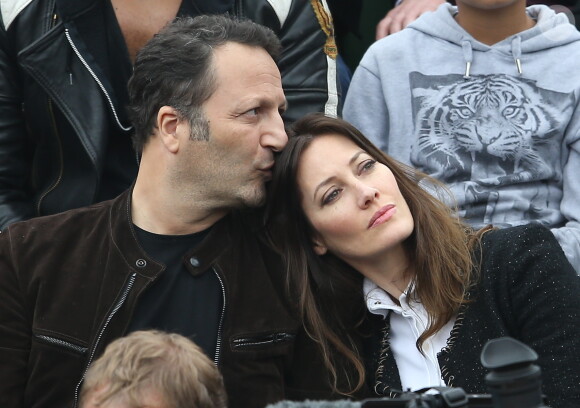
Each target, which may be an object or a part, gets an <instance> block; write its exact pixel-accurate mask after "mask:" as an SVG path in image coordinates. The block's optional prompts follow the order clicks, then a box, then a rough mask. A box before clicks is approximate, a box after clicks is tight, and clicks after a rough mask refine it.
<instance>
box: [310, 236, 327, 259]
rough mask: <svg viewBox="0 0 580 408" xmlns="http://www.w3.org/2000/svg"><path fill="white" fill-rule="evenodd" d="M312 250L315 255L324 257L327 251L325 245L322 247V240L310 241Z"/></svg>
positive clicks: (314, 239)
mask: <svg viewBox="0 0 580 408" xmlns="http://www.w3.org/2000/svg"><path fill="white" fill-rule="evenodd" d="M312 248H313V249H314V253H315V254H316V255H324V254H326V251H328V248H327V247H326V245H324V243H323V242H322V240H321V239H319V238H313V239H312Z"/></svg>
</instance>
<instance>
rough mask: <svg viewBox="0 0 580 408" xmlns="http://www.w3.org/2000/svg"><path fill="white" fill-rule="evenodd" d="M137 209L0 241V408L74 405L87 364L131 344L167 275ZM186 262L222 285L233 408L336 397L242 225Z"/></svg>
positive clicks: (89, 213)
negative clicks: (145, 306)
mask: <svg viewBox="0 0 580 408" xmlns="http://www.w3.org/2000/svg"><path fill="white" fill-rule="evenodd" d="M130 208H131V207H130V192H127V193H124V194H123V195H121V196H119V197H118V198H117V199H115V200H112V201H108V202H104V203H100V204H96V205H93V206H91V207H87V208H81V209H78V210H71V211H68V212H66V213H62V214H60V215H53V216H47V217H41V218H36V219H32V220H29V221H25V222H20V223H16V224H13V225H12V226H11V227H9V228H8V229H6V230H4V231H2V232H1V233H0V407H11V408H18V407H24V406H26V407H45V408H48V407H50V408H55V407H58V408H60V407H76V406H77V405H78V395H79V389H80V386H81V384H82V381H83V377H84V373H85V371H86V369H87V366H88V365H89V364H90V363H91V362H92V361H94V360H95V359H96V358H97V357H98V356H99V355H100V354H101V353H102V352H103V350H104V348H105V346H106V345H107V344H109V343H110V342H111V341H112V340H114V339H115V338H118V337H120V336H122V335H124V334H125V332H126V329H127V326H128V324H129V322H130V320H131V316H132V313H133V310H134V309H135V305H136V303H137V301H138V299H139V296H140V295H141V294H142V293H143V291H144V290H145V288H147V286H148V285H150V284H151V283H152V282H153V281H154V280H155V279H156V278H157V277H158V276H159V275H160V274H161V273H162V272H163V270H164V266H163V265H161V264H159V263H157V262H156V261H155V260H153V259H151V258H149V257H148V256H147V254H146V253H144V251H143V250H142V249H141V248H140V246H139V244H138V242H137V240H136V237H135V232H134V230H133V224H132V222H131V214H130ZM192 258H195V260H196V261H194V262H192V261H190V260H191V259H192ZM184 262H185V264H186V265H187V267H188V268H189V270H190V271H191V272H192V273H193V274H197V273H201V272H203V271H206V270H208V269H212V270H213V271H214V273H216V274H217V276H218V278H219V280H220V281H221V284H222V293H223V304H224V306H223V310H222V317H221V323H220V330H219V333H218V344H217V353H216V362H217V364H218V367H219V369H220V370H221V372H222V374H223V376H224V380H225V385H226V389H227V393H228V399H229V403H230V404H229V406H230V407H232V408H235V407H243V408H251V407H264V406H265V405H266V404H268V403H272V402H276V401H278V400H282V399H295V400H302V399H306V398H310V399H329V398H336V397H335V396H332V395H331V392H330V390H329V386H328V380H327V376H326V375H325V373H324V371H323V370H322V368H321V367H322V366H323V365H322V363H320V360H319V359H320V357H319V355H318V350H317V348H316V347H315V346H314V345H313V344H312V342H311V341H310V340H309V339H308V337H307V336H306V335H305V334H304V331H303V329H302V326H301V324H300V321H299V319H298V318H297V317H296V315H295V313H294V308H293V306H292V304H291V302H290V301H289V297H288V296H287V295H286V291H285V277H284V276H283V274H284V272H283V268H282V267H280V265H279V260H278V259H277V257H275V256H274V255H273V254H272V253H270V252H269V251H268V250H267V249H266V247H265V246H264V245H262V244H261V243H260V242H259V241H258V239H257V235H256V234H255V231H254V230H252V229H251V228H248V225H247V223H244V220H243V217H242V216H240V215H239V214H238V215H235V214H232V215H230V216H227V217H226V218H224V219H222V220H221V221H219V222H218V223H217V224H216V225H215V226H214V227H213V228H212V230H211V232H210V233H209V234H208V236H207V237H206V238H205V240H204V241H203V242H202V243H201V244H200V245H199V246H198V247H197V248H195V250H194V251H191V253H188V254H187V255H186V256H185V257H184ZM192 264H195V265H196V266H192Z"/></svg>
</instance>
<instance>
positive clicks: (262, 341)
mask: <svg viewBox="0 0 580 408" xmlns="http://www.w3.org/2000/svg"><path fill="white" fill-rule="evenodd" d="M294 337H296V335H295V334H292V333H286V332H281V333H271V334H265V335H261V336H252V337H241V338H237V339H234V341H233V343H234V349H239V348H244V347H252V346H263V345H266V344H276V343H282V342H286V341H289V340H292V339H294Z"/></svg>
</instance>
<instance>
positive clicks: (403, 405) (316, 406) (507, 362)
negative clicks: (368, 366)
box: [266, 337, 546, 408]
mask: <svg viewBox="0 0 580 408" xmlns="http://www.w3.org/2000/svg"><path fill="white" fill-rule="evenodd" d="M537 359H538V355H537V354H536V352H535V351H534V350H532V349H531V348H530V347H528V346H526V345H525V344H523V343H521V342H519V341H517V340H514V339H512V338H511V337H501V338H499V339H494V340H490V341H488V342H487V343H486V344H485V346H484V347H483V350H482V352H481V363H482V365H483V366H484V367H485V368H487V369H488V370H490V371H489V373H488V374H487V376H486V377H485V381H486V384H487V390H488V392H489V393H488V394H467V393H465V391H464V390H463V389H462V388H459V387H430V388H425V389H423V390H418V391H413V392H403V393H401V395H400V396H399V397H397V398H371V399H365V400H362V401H349V400H339V401H309V400H307V401H302V402H295V401H280V402H278V403H276V404H273V405H268V407H266V408H459V407H468V408H546V405H544V402H543V396H542V390H541V386H542V384H541V378H540V377H541V372H540V367H538V366H537V365H535V364H534V362H535V361H536V360H537Z"/></svg>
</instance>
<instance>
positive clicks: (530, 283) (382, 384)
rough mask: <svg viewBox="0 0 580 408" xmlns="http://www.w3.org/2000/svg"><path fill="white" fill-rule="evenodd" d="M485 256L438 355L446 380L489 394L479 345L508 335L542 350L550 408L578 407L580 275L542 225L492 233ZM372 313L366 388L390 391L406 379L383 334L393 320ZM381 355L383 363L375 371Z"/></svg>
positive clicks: (486, 241)
mask: <svg viewBox="0 0 580 408" xmlns="http://www.w3.org/2000/svg"><path fill="white" fill-rule="evenodd" d="M481 260H482V264H481V276H480V281H479V284H478V285H476V286H475V288H474V289H473V290H472V291H471V292H470V293H469V298H470V300H471V302H470V303H468V304H466V305H465V306H464V307H462V309H460V311H459V313H458V316H457V320H456V323H455V326H454V328H453V330H452V331H451V335H450V338H449V340H448V342H447V345H446V346H445V347H444V348H443V350H442V351H441V352H440V353H439V354H438V360H439V365H440V367H441V371H442V377H443V379H444V380H445V383H446V384H447V385H448V386H453V387H462V388H463V389H464V390H465V391H466V392H467V393H486V392H487V388H486V384H485V375H486V374H487V370H486V369H485V368H484V367H483V366H482V365H481V362H480V354H481V350H482V348H483V346H484V345H485V343H486V342H487V341H488V340H490V339H494V338H497V337H503V336H511V337H513V338H516V339H518V340H520V341H522V342H524V343H526V344H527V345H529V346H530V347H532V348H533V349H534V350H535V351H536V352H537V353H538V355H539V360H538V365H539V366H540V367H541V369H542V382H543V392H544V393H545V395H546V396H547V398H548V404H549V406H550V407H552V408H561V407H570V408H572V407H576V408H577V407H580V276H578V275H577V274H576V273H575V272H574V269H573V268H572V266H571V265H570V263H569V262H568V260H567V259H566V257H565V255H564V253H563V251H562V249H561V248H560V246H559V244H558V242H557V241H556V240H555V238H554V236H553V235H552V233H551V232H550V231H549V230H548V229H547V228H545V227H543V226H540V225H537V224H530V225H526V226H519V227H513V228H506V229H500V230H495V231H490V232H488V233H486V234H485V235H484V238H483V245H482V254H481ZM371 319H372V320H373V323H372V324H373V326H374V330H373V332H374V333H373V336H372V337H371V338H370V339H369V341H368V342H367V353H366V355H367V373H368V376H367V378H368V381H369V386H370V387H371V388H373V389H374V390H375V392H376V393H377V394H378V395H385V396H391V397H392V396H394V393H395V392H396V391H397V390H401V382H400V379H399V375H398V371H397V366H396V363H395V359H394V357H393V355H392V353H391V352H390V350H389V347H388V341H386V340H385V339H388V334H389V327H388V325H389V322H388V319H387V322H386V324H385V320H384V319H382V318H380V317H378V316H373V317H371ZM385 335H386V336H385ZM379 361H382V363H383V364H382V367H381V368H380V369H379V370H378V372H377V369H378V368H379Z"/></svg>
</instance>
